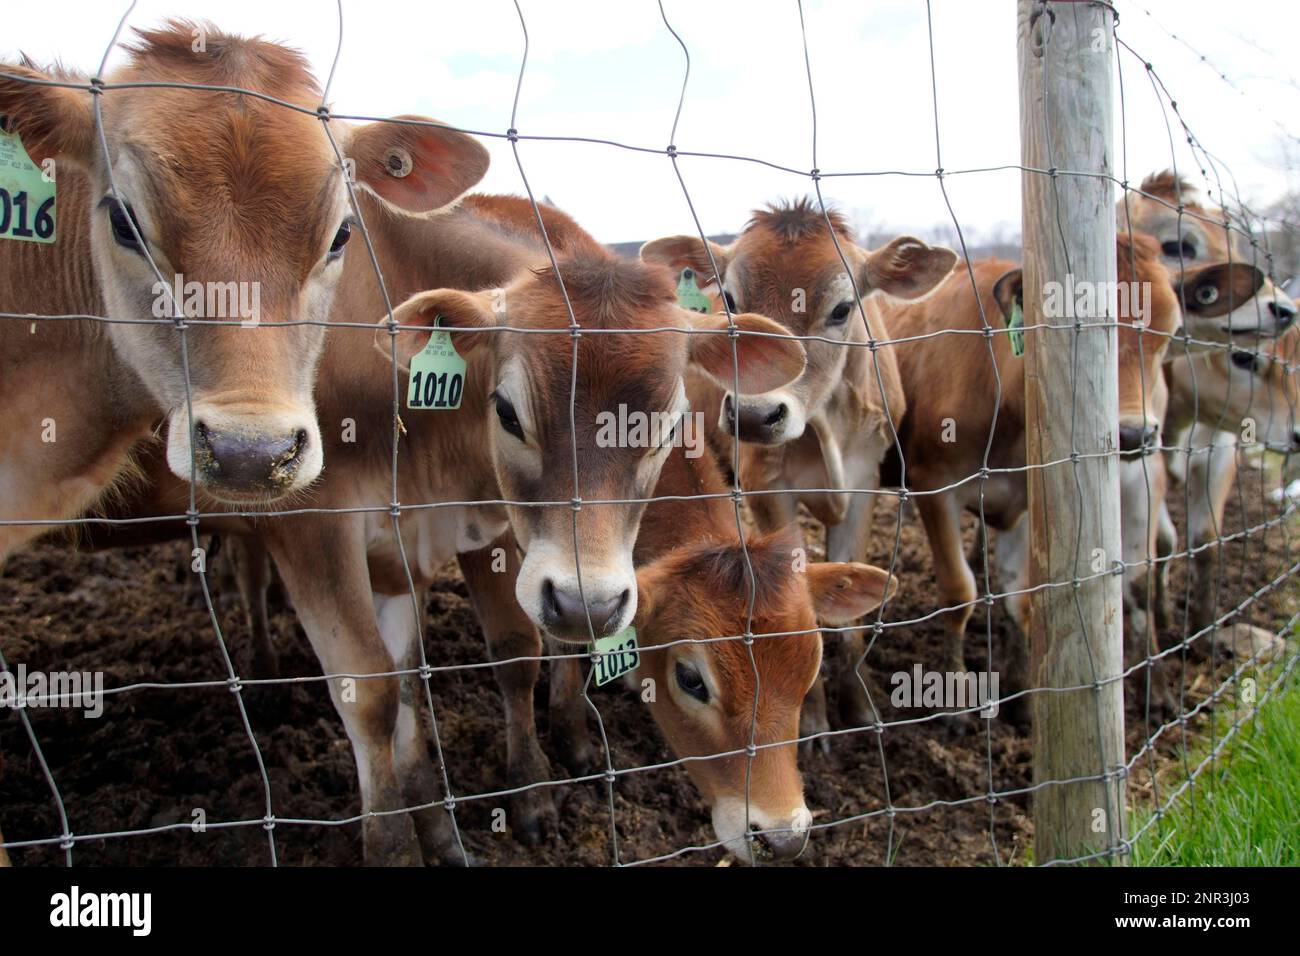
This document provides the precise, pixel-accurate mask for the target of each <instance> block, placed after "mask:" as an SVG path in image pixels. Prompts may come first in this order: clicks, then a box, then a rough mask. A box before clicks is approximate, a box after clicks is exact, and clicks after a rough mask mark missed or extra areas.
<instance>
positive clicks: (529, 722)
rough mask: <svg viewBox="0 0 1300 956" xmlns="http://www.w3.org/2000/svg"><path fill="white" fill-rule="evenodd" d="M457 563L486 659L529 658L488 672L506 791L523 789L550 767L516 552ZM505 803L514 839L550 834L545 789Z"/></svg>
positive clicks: (537, 643)
mask: <svg viewBox="0 0 1300 956" xmlns="http://www.w3.org/2000/svg"><path fill="white" fill-rule="evenodd" d="M498 548H500V549H501V551H504V553H505V559H506V566H505V570H503V571H494V570H493V569H492V562H493V552H494V551H497V549H498ZM499 553H500V552H498V554H499ZM458 557H459V560H460V570H461V573H462V574H463V575H464V576H465V584H466V586H467V587H468V588H469V596H470V601H471V602H472V603H473V605H474V611H475V613H477V614H478V619H479V623H480V624H482V626H483V636H484V637H485V638H486V639H487V646H488V656H489V657H491V659H492V660H497V661H500V660H511V659H513V658H530V659H528V660H516V661H514V662H513V663H510V664H501V665H498V666H496V667H494V668H492V673H493V675H494V676H495V677H496V681H497V686H498V687H499V688H500V689H501V699H502V702H503V703H504V705H505V713H506V785H507V786H508V787H511V788H514V787H525V786H528V785H529V784H533V783H537V782H539V781H542V780H549V779H551V765H550V763H549V762H548V761H547V759H546V757H545V755H544V754H543V753H542V748H541V745H540V744H538V742H537V722H536V719H535V718H534V715H533V690H534V688H535V687H536V685H537V675H538V673H539V671H540V661H539V658H540V657H541V653H542V639H541V636H540V635H539V634H538V633H537V629H536V628H535V627H533V623H532V621H530V620H529V619H528V615H526V614H525V613H524V612H523V610H522V609H521V608H520V607H519V604H518V602H517V601H516V600H515V577H516V576H517V575H518V573H519V552H518V550H517V549H516V548H515V543H514V540H513V538H512V537H510V536H508V535H504V536H502V537H500V538H498V539H497V540H496V541H494V542H493V543H492V545H490V546H489V547H486V548H480V549H479V550H477V551H469V552H466V553H464V554H461V555H458ZM511 802H512V808H511V809H512V820H511V827H510V829H511V831H512V832H513V833H514V835H515V837H516V839H518V840H520V841H521V842H523V843H526V844H530V845H535V844H537V843H539V842H541V839H542V837H543V836H544V835H545V831H547V830H549V831H550V832H555V830H556V826H557V819H556V813H555V804H554V802H553V801H552V799H551V792H550V790H549V789H547V788H545V787H535V788H533V789H530V790H524V791H522V792H520V793H518V794H516V795H515V796H514V797H513V798H512V800H511Z"/></svg>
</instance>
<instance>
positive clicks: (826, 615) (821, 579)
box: [807, 561, 898, 627]
mask: <svg viewBox="0 0 1300 956" xmlns="http://www.w3.org/2000/svg"><path fill="white" fill-rule="evenodd" d="M807 576H808V590H809V592H810V593H811V594H812V599H813V607H814V608H815V610H816V611H817V620H819V621H821V622H822V623H823V624H829V625H831V626H832V627H839V626H843V625H846V624H852V623H853V622H854V621H856V620H858V619H859V618H861V617H863V616H864V615H866V614H870V613H871V612H872V611H874V610H875V609H876V608H878V607H880V605H881V604H883V603H884V602H885V601H887V600H889V599H890V598H891V597H893V595H894V591H895V590H897V587H898V580H897V579H896V578H891V577H890V576H889V572H887V571H884V570H882V569H881V568H877V567H873V566H872V565H870V564H857V563H853V564H848V563H841V562H830V561H822V562H818V563H816V564H810V565H808V570H807Z"/></svg>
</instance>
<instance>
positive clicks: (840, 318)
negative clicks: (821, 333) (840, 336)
mask: <svg viewBox="0 0 1300 956" xmlns="http://www.w3.org/2000/svg"><path fill="white" fill-rule="evenodd" d="M852 311H853V303H852V302H841V303H840V304H839V305H837V306H836V307H835V308H833V309H832V310H831V314H830V315H828V316H827V317H826V324H827V325H843V324H844V323H845V322H847V321H848V320H849V313H850V312H852Z"/></svg>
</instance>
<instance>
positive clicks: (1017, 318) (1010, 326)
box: [1007, 300, 1025, 358]
mask: <svg viewBox="0 0 1300 956" xmlns="http://www.w3.org/2000/svg"><path fill="white" fill-rule="evenodd" d="M1007 335H1008V336H1010V338H1011V354H1012V355H1014V356H1015V357H1016V358H1020V357H1021V356H1022V355H1024V354H1025V312H1024V309H1023V308H1022V307H1021V305H1020V302H1019V300H1012V302H1011V315H1010V317H1008V318H1007Z"/></svg>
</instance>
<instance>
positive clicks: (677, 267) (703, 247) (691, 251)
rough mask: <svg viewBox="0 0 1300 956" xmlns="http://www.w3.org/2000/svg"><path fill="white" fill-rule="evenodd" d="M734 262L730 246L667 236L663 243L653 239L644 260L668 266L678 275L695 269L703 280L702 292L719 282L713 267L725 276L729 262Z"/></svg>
mask: <svg viewBox="0 0 1300 956" xmlns="http://www.w3.org/2000/svg"><path fill="white" fill-rule="evenodd" d="M710 252H711V253H713V261H710V260H709V253H710ZM730 258H731V254H730V253H729V252H728V251H727V248H726V246H720V245H718V244H717V243H716V242H712V241H707V242H706V241H702V240H701V239H700V237H699V236H665V237H664V238H663V239H651V240H650V241H649V242H647V243H646V244H645V245H643V246H642V247H641V259H642V261H644V262H649V263H654V264H657V265H661V266H667V267H668V268H669V269H671V270H673V271H674V272H680V271H681V270H682V269H687V268H689V269H694V270H695V272H696V274H697V275H698V276H699V277H700V281H699V286H700V288H701V289H704V288H707V287H708V286H710V285H712V284H713V283H714V282H716V281H717V277H716V276H715V275H714V271H713V263H714V262H716V263H717V264H718V270H719V271H720V272H721V273H722V274H723V275H724V276H725V275H726V274H727V260H728V259H730Z"/></svg>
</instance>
